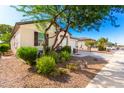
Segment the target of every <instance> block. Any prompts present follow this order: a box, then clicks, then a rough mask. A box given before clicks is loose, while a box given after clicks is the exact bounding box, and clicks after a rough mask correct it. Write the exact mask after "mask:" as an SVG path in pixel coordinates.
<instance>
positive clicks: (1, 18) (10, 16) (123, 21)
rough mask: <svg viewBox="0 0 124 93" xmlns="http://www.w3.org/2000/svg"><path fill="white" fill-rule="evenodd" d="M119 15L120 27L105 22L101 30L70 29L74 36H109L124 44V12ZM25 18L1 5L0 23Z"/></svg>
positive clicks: (11, 23)
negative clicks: (80, 30) (78, 30)
mask: <svg viewBox="0 0 124 93" xmlns="http://www.w3.org/2000/svg"><path fill="white" fill-rule="evenodd" d="M116 16H117V17H118V20H117V23H118V24H119V25H120V26H119V27H113V26H111V25H109V24H108V23H106V24H104V26H102V27H101V28H100V31H99V32H98V31H82V32H77V31H74V30H71V29H70V30H69V31H70V32H71V33H72V36H73V37H88V38H93V39H96V40H97V39H99V38H101V37H105V38H108V40H109V41H111V42H113V43H115V42H116V43H117V44H122V45H124V14H116ZM23 19H25V18H24V17H23V14H22V13H20V12H18V11H16V10H15V9H14V8H12V7H10V6H0V24H9V25H12V26H14V25H15V23H16V22H20V21H22V20H23Z"/></svg>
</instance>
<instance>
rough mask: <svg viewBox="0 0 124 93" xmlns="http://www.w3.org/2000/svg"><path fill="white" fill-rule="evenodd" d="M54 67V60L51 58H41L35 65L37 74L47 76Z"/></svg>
mask: <svg viewBox="0 0 124 93" xmlns="http://www.w3.org/2000/svg"><path fill="white" fill-rule="evenodd" d="M55 66H56V63H55V60H54V58H53V57H51V56H43V57H41V58H39V59H38V60H37V63H36V68H37V72H38V73H42V74H49V73H50V72H52V71H53V70H54V69H55Z"/></svg>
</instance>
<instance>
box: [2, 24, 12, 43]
mask: <svg viewBox="0 0 124 93" xmlns="http://www.w3.org/2000/svg"><path fill="white" fill-rule="evenodd" d="M11 32H12V26H10V25H5V24H0V41H2V42H3V43H9V41H10V38H11Z"/></svg>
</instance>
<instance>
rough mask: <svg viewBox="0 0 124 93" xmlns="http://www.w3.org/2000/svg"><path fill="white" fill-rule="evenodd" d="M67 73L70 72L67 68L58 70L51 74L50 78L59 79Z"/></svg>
mask: <svg viewBox="0 0 124 93" xmlns="http://www.w3.org/2000/svg"><path fill="white" fill-rule="evenodd" d="M67 73H68V71H67V69H65V68H56V69H55V70H54V71H53V72H51V73H50V76H53V77H57V76H60V75H65V74H67Z"/></svg>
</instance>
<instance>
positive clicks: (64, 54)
mask: <svg viewBox="0 0 124 93" xmlns="http://www.w3.org/2000/svg"><path fill="white" fill-rule="evenodd" d="M70 57H71V54H70V53H69V52H67V51H61V53H60V58H61V60H62V61H68V60H69V59H70Z"/></svg>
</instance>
